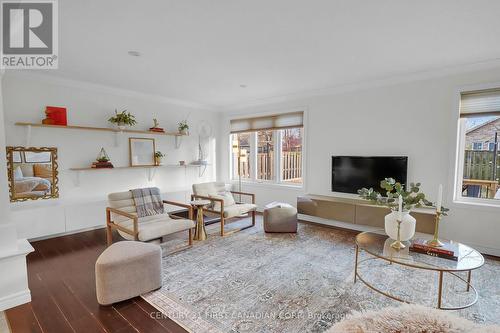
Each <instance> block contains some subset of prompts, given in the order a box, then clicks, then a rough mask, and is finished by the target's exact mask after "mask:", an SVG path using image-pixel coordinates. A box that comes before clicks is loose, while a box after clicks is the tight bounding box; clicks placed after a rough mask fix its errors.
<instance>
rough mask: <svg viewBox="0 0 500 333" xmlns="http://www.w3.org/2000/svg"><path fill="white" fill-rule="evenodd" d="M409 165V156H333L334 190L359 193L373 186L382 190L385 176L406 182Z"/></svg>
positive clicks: (377, 189) (379, 190)
mask: <svg viewBox="0 0 500 333" xmlns="http://www.w3.org/2000/svg"><path fill="white" fill-rule="evenodd" d="M407 167H408V157H407V156H374V157H367V156H332V191H333V192H344V193H358V190H359V189H361V188H363V187H366V188H370V187H372V188H373V189H374V190H376V191H378V192H381V191H382V189H381V188H380V181H381V180H383V179H384V178H394V179H395V180H396V181H398V182H400V183H402V184H406V173H407ZM382 193H383V192H382Z"/></svg>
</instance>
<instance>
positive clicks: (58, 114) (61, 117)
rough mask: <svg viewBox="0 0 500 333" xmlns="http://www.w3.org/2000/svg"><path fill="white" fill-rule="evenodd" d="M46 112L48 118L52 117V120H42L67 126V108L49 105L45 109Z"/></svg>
mask: <svg viewBox="0 0 500 333" xmlns="http://www.w3.org/2000/svg"><path fill="white" fill-rule="evenodd" d="M45 114H46V115H47V118H46V119H51V120H52V121H50V120H49V121H47V120H46V119H44V120H43V121H42V122H43V123H44V124H45V123H52V124H53V125H62V126H67V125H68V120H67V117H66V108H63V107H57V106H47V108H46V109H45ZM44 121H45V122H44Z"/></svg>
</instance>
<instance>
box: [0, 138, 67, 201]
mask: <svg viewBox="0 0 500 333" xmlns="http://www.w3.org/2000/svg"><path fill="white" fill-rule="evenodd" d="M57 169H58V164H57V148H52V147H40V148H38V147H7V172H8V180H9V194H10V201H11V202H15V201H26V200H38V199H52V198H58V197H59V186H58V184H59V178H58V170H57Z"/></svg>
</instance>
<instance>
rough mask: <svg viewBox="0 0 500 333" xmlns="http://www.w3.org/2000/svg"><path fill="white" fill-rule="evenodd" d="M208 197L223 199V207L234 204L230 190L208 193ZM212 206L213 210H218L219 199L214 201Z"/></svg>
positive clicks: (219, 206)
mask: <svg viewBox="0 0 500 333" xmlns="http://www.w3.org/2000/svg"><path fill="white" fill-rule="evenodd" d="M209 197H210V198H214V199H221V200H223V201H224V209H226V207H229V206H232V205H234V204H235V203H236V201H234V198H233V194H232V193H231V192H222V193H219V194H210V195H209ZM213 207H214V210H216V211H218V212H220V208H221V205H220V202H219V201H215V202H214V206H213Z"/></svg>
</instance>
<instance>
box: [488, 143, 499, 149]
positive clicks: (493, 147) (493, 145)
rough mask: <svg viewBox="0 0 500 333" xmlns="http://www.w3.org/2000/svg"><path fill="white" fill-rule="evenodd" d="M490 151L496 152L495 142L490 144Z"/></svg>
mask: <svg viewBox="0 0 500 333" xmlns="http://www.w3.org/2000/svg"><path fill="white" fill-rule="evenodd" d="M497 147H498V143H497ZM488 150H489V151H494V150H495V143H494V142H488Z"/></svg>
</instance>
